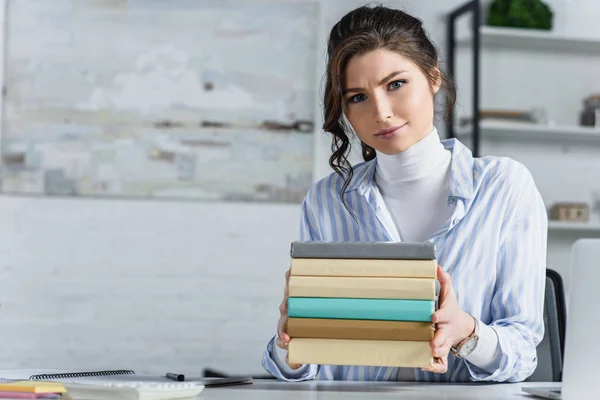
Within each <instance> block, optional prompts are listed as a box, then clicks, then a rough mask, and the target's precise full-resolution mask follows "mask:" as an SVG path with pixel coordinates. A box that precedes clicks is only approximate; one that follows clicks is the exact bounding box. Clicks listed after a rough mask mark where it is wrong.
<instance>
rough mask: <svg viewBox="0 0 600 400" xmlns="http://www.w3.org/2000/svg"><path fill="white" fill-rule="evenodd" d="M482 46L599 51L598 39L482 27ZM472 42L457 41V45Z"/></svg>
mask: <svg viewBox="0 0 600 400" xmlns="http://www.w3.org/2000/svg"><path fill="white" fill-rule="evenodd" d="M479 32H480V34H481V44H482V46H506V47H519V48H523V49H526V50H528V51H530V50H535V49H545V50H561V51H570V52H598V51H600V37H587V38H586V37H573V36H568V35H564V34H557V33H555V32H553V31H544V30H539V29H522V28H503V27H495V26H482V27H480V28H479ZM471 41H472V38H471V37H469V38H468V39H466V40H459V41H458V43H459V44H467V43H470V42H471Z"/></svg>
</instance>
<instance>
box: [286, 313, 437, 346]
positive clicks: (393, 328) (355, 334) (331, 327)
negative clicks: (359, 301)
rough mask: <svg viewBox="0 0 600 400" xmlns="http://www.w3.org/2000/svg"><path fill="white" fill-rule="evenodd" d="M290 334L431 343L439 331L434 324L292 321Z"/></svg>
mask: <svg viewBox="0 0 600 400" xmlns="http://www.w3.org/2000/svg"><path fill="white" fill-rule="evenodd" d="M287 333H288V335H290V337H291V338H314V339H356V340H407V341H416V342H429V341H430V340H432V339H433V335H434V333H435V328H434V326H433V324H432V323H430V322H407V321H365V320H355V319H325V318H290V319H288V324H287Z"/></svg>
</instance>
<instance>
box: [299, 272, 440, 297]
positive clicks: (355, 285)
mask: <svg viewBox="0 0 600 400" xmlns="http://www.w3.org/2000/svg"><path fill="white" fill-rule="evenodd" d="M289 295H290V297H337V298H361V299H402V300H435V297H436V281H435V280H434V279H424V278H373V277H346V276H344V277H342V276H335V277H331V276H294V275H292V276H290V281H289Z"/></svg>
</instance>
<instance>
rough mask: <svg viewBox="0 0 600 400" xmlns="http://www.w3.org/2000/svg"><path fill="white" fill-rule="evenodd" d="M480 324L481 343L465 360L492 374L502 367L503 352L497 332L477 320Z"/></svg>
mask: <svg viewBox="0 0 600 400" xmlns="http://www.w3.org/2000/svg"><path fill="white" fill-rule="evenodd" d="M477 322H478V323H479V335H478V336H479V341H478V342H477V347H476V348H475V350H473V352H472V353H471V354H469V355H468V356H467V357H465V359H466V360H467V361H468V362H470V363H471V364H472V365H474V366H476V367H478V368H479V369H481V370H483V371H485V372H488V373H492V372H494V371H495V370H496V369H498V367H499V366H500V361H501V360H502V351H501V349H500V342H499V340H498V334H497V333H496V330H495V329H494V328H492V327H491V326H489V325H486V324H484V323H483V322H481V321H479V320H477Z"/></svg>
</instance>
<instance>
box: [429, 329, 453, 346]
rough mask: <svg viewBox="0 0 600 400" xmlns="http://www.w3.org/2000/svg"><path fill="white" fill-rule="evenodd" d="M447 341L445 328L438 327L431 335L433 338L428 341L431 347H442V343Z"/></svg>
mask: <svg viewBox="0 0 600 400" xmlns="http://www.w3.org/2000/svg"><path fill="white" fill-rule="evenodd" d="M447 342H448V336H447V335H446V330H445V329H444V328H438V329H436V331H435V335H433V339H431V341H430V342H429V344H430V346H431V348H432V349H435V348H438V347H442V346H443V345H444V344H446V343H447Z"/></svg>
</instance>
